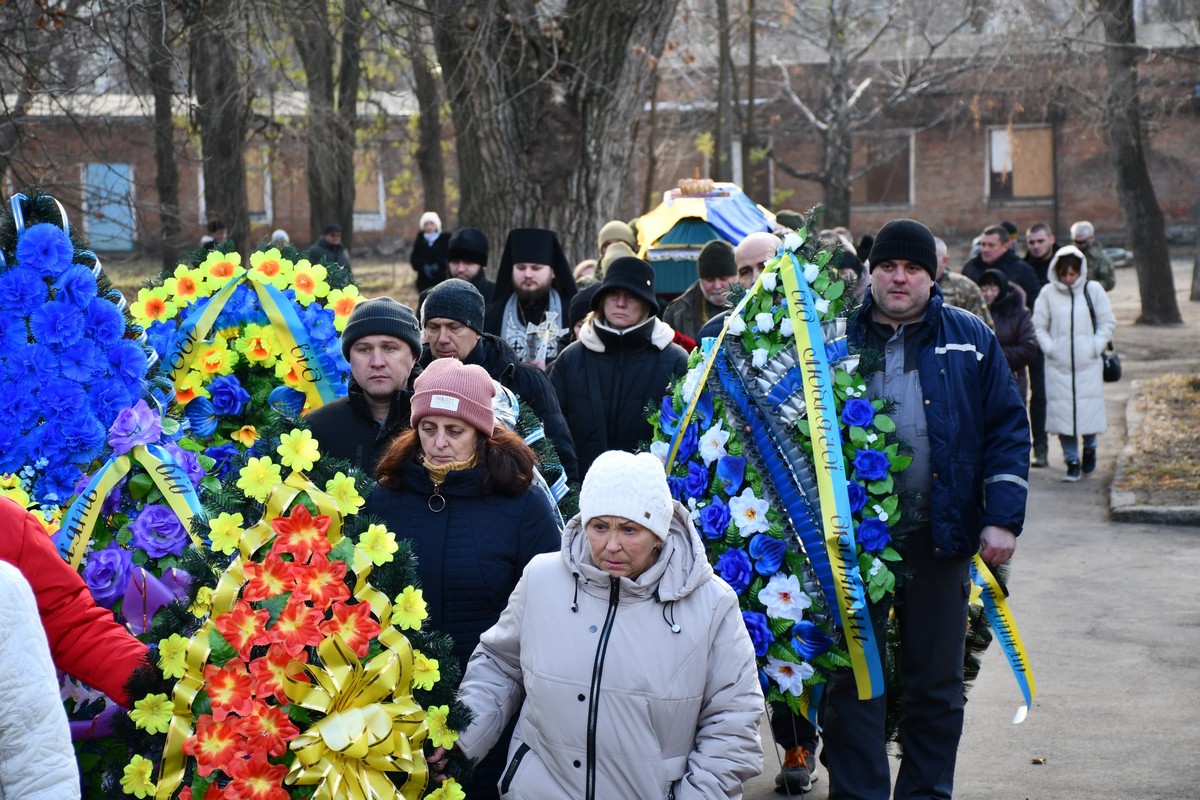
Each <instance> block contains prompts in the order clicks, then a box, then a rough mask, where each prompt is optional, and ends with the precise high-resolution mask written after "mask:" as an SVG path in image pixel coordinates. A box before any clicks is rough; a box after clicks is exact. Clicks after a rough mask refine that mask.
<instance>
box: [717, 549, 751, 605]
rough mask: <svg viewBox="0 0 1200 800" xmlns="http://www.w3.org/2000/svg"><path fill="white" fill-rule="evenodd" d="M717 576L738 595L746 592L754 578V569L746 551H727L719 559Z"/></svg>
mask: <svg viewBox="0 0 1200 800" xmlns="http://www.w3.org/2000/svg"><path fill="white" fill-rule="evenodd" d="M717 574H718V575H720V576H721V577H722V578H724V579H725V582H726V583H728V584H729V587H730V588H731V589H733V591H735V592H736V593H738V594H741V593H742V592H744V591H746V587H747V586H749V585H750V581H751V580H752V579H753V578H754V568H753V567H751V566H750V557H749V556H747V555H746V551H745V550H736V549H735V550H726V551H725V552H724V553H722V554H721V555H720V557H719V558H718V559H717Z"/></svg>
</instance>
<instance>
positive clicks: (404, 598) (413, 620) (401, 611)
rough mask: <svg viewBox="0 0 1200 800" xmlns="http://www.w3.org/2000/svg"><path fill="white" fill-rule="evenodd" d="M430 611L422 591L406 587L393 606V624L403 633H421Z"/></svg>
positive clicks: (397, 596)
mask: <svg viewBox="0 0 1200 800" xmlns="http://www.w3.org/2000/svg"><path fill="white" fill-rule="evenodd" d="M427 616H429V610H428V608H427V606H426V605H425V597H424V595H423V594H422V592H421V590H420V589H417V588H415V587H412V586H405V587H404V591H402V592H401V593H400V594H398V595H396V602H395V603H393V604H392V624H393V625H395V626H396V627H397V628H399V629H400V630H402V631H419V630H421V624H422V623H423V622H424V621H425V618H426V617H427Z"/></svg>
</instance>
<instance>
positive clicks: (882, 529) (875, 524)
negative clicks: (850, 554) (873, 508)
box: [855, 517, 892, 553]
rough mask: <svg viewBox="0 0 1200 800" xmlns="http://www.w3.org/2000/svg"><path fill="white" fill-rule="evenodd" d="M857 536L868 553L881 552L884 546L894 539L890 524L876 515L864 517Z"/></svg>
mask: <svg viewBox="0 0 1200 800" xmlns="http://www.w3.org/2000/svg"><path fill="white" fill-rule="evenodd" d="M855 537H856V538H857V540H858V543H859V544H860V545H862V549H863V550H866V551H867V552H868V553H881V552H883V548H885V547H887V546H888V543H889V542H891V541H892V534H891V533H890V532H889V531H888V526H887V525H886V524H885V523H883V522H882V521H880V520H878V519H875V518H874V517H871V518H870V519H864V520H863V521H862V522H860V523H859V525H858V530H857V531H855Z"/></svg>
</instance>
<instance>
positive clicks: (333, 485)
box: [325, 472, 396, 565]
mask: <svg viewBox="0 0 1200 800" xmlns="http://www.w3.org/2000/svg"><path fill="white" fill-rule="evenodd" d="M325 494H327V495H329V496H330V497H332V498H333V502H335V503H337V507H338V511H341V512H342V513H343V514H357V513H358V510H359V509H360V508H362V506H363V503H365V502H366V501H365V500H364V499H363V498H362V495H360V494H359V493H358V489H357V488H356V487H355V485H354V479H353V478H351V477H350V476H349V475H347V474H346V473H344V472H338V473H336V474H335V475H334V476H333V477H332V478H330V479H329V480H328V481H326V483H325ZM360 544H361V543H360ZM392 552H393V553H394V552H396V551H395V550H393V551H392ZM379 563H382V562H379ZM377 565H378V564H377Z"/></svg>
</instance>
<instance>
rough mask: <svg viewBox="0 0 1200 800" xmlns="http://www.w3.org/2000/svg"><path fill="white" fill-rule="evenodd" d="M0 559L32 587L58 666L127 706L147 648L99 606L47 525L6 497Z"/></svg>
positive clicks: (0, 519)
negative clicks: (135, 673) (132, 680)
mask: <svg viewBox="0 0 1200 800" xmlns="http://www.w3.org/2000/svg"><path fill="white" fill-rule="evenodd" d="M0 559H2V560H4V561H7V562H8V563H10V564H12V565H13V566H15V567H16V568H17V569H19V570H20V571H21V574H22V575H24V576H25V580H27V581H29V585H30V586H32V587H33V595H34V598H35V599H36V600H37V607H38V613H39V615H40V616H41V618H42V627H44V628H45V629H46V638H47V639H49V640H50V654H51V655H52V656H53V657H54V665H55V666H56V667H58V668H59V669H61V670H62V671H63V672H66V673H67V674H69V675H71V676H72V677H74V678H77V679H79V680H81V681H83V682H84V683H86V684H87V685H88V686H91V687H92V688H94V689H98V690H100V691H102V692H104V693H105V694H106V695H108V696H109V697H111V698H112V699H113V700H115V701H116V702H118V703H120V704H121V705H127V698H126V697H125V683H126V682H127V681H128V680H129V676H130V675H131V674H132V673H133V671H134V669H136V668H137V667H138V666H140V665H141V664H142V663H143V662H144V660H145V657H146V646H145V645H144V644H142V643H141V642H139V641H138V640H137V639H135V638H134V637H133V635H132V634H130V633H129V632H128V631H126V630H125V629H124V628H122V627H121V626H120V625H118V624H117V621H116V620H115V619H113V615H112V612H111V611H109V610H108V609H106V608H102V607H100V606H98V605H96V602H95V601H94V600H93V599H92V595H91V593H90V592H89V591H88V588H87V584H85V583H84V582H83V578H81V577H79V575H78V574H77V573H76V572H75V570H73V569H71V567H70V566H69V565H68V564H67V562H65V561H63V560H62V557H61V556H60V555H59V554H58V551H57V550H56V549H55V548H54V543H53V542H52V541H50V537H49V536H47V535H46V529H45V528H43V527H42V524H41V523H40V522H38V521H37V519H35V518H34V517H33V515H32V514H30V513H28V512H27V511H26V510H25V509H23V508H21V507H20V506H19V505H17V504H16V503H15V502H13V501H12V500H10V499H9V498H7V497H0Z"/></svg>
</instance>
